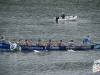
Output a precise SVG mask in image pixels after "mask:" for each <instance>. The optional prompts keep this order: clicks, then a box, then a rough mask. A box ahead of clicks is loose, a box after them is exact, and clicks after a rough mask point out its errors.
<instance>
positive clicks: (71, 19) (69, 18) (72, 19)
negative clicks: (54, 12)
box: [54, 16, 77, 22]
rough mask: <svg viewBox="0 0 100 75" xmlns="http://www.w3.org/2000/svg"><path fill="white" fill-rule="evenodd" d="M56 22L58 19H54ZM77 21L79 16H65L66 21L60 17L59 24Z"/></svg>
mask: <svg viewBox="0 0 100 75" xmlns="http://www.w3.org/2000/svg"><path fill="white" fill-rule="evenodd" d="M54 20H55V21H56V17H54ZM76 20H77V16H65V18H64V19H62V18H61V17H59V19H58V22H60V21H61V22H62V21H76Z"/></svg>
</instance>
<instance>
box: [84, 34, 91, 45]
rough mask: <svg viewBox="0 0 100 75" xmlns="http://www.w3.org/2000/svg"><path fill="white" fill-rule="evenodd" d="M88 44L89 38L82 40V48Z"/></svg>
mask: <svg viewBox="0 0 100 75" xmlns="http://www.w3.org/2000/svg"><path fill="white" fill-rule="evenodd" d="M88 42H90V39H89V36H87V37H85V38H84V39H83V46H86V45H87V44H88Z"/></svg>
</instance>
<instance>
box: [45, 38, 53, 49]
mask: <svg viewBox="0 0 100 75" xmlns="http://www.w3.org/2000/svg"><path fill="white" fill-rule="evenodd" d="M51 45H54V44H53V43H52V41H51V39H50V40H49V41H48V42H46V43H45V46H46V49H47V50H50V49H51V48H52V47H51Z"/></svg>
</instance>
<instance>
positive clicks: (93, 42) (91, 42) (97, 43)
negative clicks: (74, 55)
mask: <svg viewBox="0 0 100 75" xmlns="http://www.w3.org/2000/svg"><path fill="white" fill-rule="evenodd" d="M90 43H92V44H96V45H98V43H94V42H90Z"/></svg>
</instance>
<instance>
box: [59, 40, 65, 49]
mask: <svg viewBox="0 0 100 75" xmlns="http://www.w3.org/2000/svg"><path fill="white" fill-rule="evenodd" d="M57 45H58V47H59V49H63V48H66V47H65V46H66V45H65V44H63V43H62V40H59V42H58V43H57Z"/></svg>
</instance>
